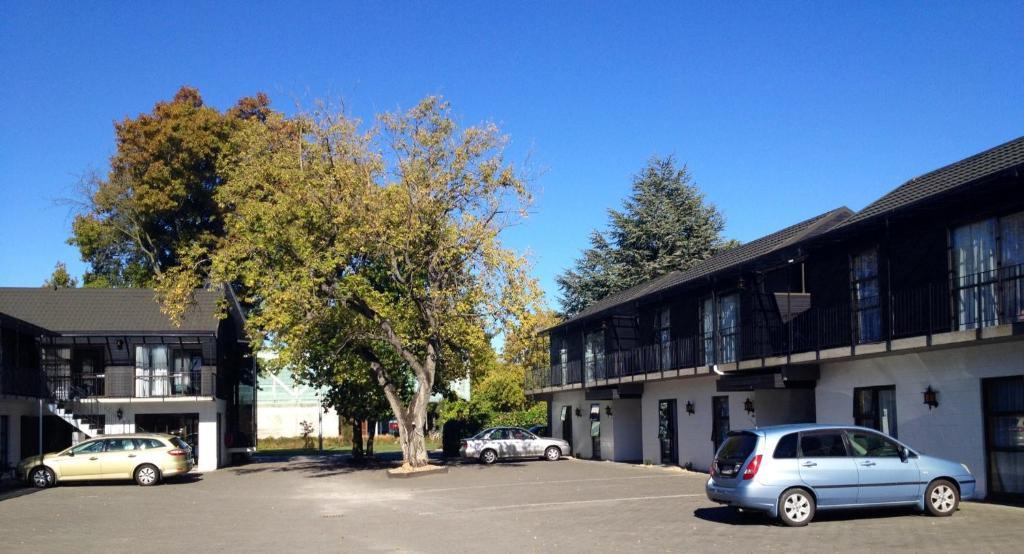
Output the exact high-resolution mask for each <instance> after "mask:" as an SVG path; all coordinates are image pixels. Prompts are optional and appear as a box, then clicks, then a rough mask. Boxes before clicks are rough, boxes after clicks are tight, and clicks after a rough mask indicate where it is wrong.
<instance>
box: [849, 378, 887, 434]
mask: <svg viewBox="0 0 1024 554" xmlns="http://www.w3.org/2000/svg"><path fill="white" fill-rule="evenodd" d="M853 423H854V425H860V426H861V427H868V428H870V429H874V430H876V431H881V432H883V433H885V434H886V435H889V436H890V437H893V438H896V437H897V434H896V387H895V386H892V385H890V386H885V387H863V388H856V389H853Z"/></svg>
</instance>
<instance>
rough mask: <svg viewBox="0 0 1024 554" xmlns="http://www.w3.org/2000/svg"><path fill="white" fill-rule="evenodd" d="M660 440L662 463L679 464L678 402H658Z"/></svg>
mask: <svg viewBox="0 0 1024 554" xmlns="http://www.w3.org/2000/svg"><path fill="white" fill-rule="evenodd" d="M658 440H659V441H660V442H661V463H662V464H663V465H669V464H673V465H678V464H679V447H678V446H677V444H676V442H677V434H676V401H675V400H674V399H672V400H659V401H658Z"/></svg>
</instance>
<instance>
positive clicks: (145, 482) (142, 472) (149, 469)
mask: <svg viewBox="0 0 1024 554" xmlns="http://www.w3.org/2000/svg"><path fill="white" fill-rule="evenodd" d="M135 482H136V483H138V484H139V486H140V487H151V486H153V485H155V484H157V483H159V482H160V470H158V469H157V468H156V466H153V465H150V464H145V465H141V466H139V467H138V468H137V469H136V470H135Z"/></svg>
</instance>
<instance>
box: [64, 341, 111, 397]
mask: <svg viewBox="0 0 1024 554" xmlns="http://www.w3.org/2000/svg"><path fill="white" fill-rule="evenodd" d="M71 377H72V382H73V383H74V385H75V387H76V391H77V393H78V396H79V397H94V396H103V394H104V392H105V390H104V389H105V387H104V381H105V379H104V377H105V373H104V371H103V350H102V349H100V348H75V349H74V351H73V353H72V355H71Z"/></svg>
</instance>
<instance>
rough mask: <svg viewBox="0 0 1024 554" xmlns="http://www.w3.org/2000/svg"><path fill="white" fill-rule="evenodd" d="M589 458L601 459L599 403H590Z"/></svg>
mask: <svg viewBox="0 0 1024 554" xmlns="http://www.w3.org/2000/svg"><path fill="white" fill-rule="evenodd" d="M590 458H591V459H594V460H600V459H601V405H600V404H591V405H590Z"/></svg>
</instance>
